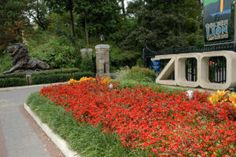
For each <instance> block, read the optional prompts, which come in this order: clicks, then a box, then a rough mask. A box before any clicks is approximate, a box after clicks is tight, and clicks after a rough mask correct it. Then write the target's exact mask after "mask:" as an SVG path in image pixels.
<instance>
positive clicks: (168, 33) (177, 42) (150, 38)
mask: <svg viewBox="0 0 236 157" xmlns="http://www.w3.org/2000/svg"><path fill="white" fill-rule="evenodd" d="M128 12H130V13H132V15H134V16H135V18H137V27H136V29H134V30H133V31H132V32H130V34H129V36H127V38H126V40H125V41H124V45H125V46H126V47H127V48H132V49H133V48H135V47H136V48H137V47H138V48H142V47H143V46H144V44H145V42H147V43H148V45H149V46H150V47H153V48H154V49H157V50H159V49H164V48H171V47H172V48H174V47H185V46H189V45H196V44H199V42H201V35H202V34H201V33H202V32H201V4H199V0H173V1H166V0H155V1H153V0H136V1H134V2H132V3H130V5H129V7H128ZM130 45H133V46H132V47H130Z"/></svg>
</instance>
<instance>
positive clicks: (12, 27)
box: [0, 0, 28, 52]
mask: <svg viewBox="0 0 236 157" xmlns="http://www.w3.org/2000/svg"><path fill="white" fill-rule="evenodd" d="M27 3H28V0H21V1H19V0H1V5H0V19H1V22H0V30H1V31H0V52H1V51H2V50H3V49H5V48H6V46H7V45H8V43H9V42H19V41H22V30H23V29H24V28H25V27H26V26H27V25H28V20H27V18H26V17H25V16H24V11H25V10H26V8H27Z"/></svg>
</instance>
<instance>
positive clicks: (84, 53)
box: [80, 48, 93, 59]
mask: <svg viewBox="0 0 236 157" xmlns="http://www.w3.org/2000/svg"><path fill="white" fill-rule="evenodd" d="M80 52H81V57H82V59H84V58H91V59H92V53H93V49H91V48H83V49H80Z"/></svg>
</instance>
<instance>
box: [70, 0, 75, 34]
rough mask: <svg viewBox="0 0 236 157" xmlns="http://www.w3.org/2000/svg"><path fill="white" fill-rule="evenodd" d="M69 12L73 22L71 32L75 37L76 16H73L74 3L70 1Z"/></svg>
mask: <svg viewBox="0 0 236 157" xmlns="http://www.w3.org/2000/svg"><path fill="white" fill-rule="evenodd" d="M69 6H70V7H69V12H70V20H71V32H72V35H73V37H75V23H74V14H73V6H74V5H73V1H72V0H69Z"/></svg>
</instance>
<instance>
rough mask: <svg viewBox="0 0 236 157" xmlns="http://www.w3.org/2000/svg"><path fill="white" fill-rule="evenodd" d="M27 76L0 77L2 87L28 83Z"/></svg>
mask: <svg viewBox="0 0 236 157" xmlns="http://www.w3.org/2000/svg"><path fill="white" fill-rule="evenodd" d="M26 84H27V82H26V79H25V78H0V87H13V86H24V85H26Z"/></svg>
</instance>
